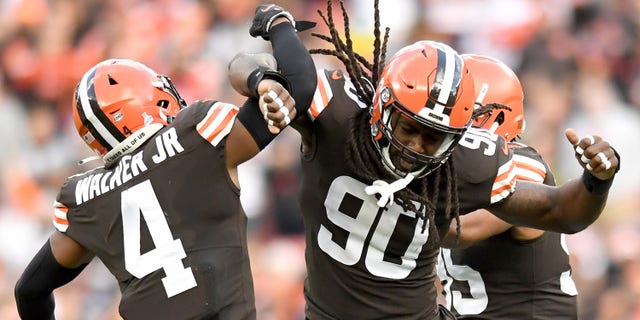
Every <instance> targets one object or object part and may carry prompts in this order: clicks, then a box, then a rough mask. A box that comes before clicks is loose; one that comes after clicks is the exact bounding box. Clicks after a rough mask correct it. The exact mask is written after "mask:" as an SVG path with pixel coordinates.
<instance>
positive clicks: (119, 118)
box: [113, 112, 124, 122]
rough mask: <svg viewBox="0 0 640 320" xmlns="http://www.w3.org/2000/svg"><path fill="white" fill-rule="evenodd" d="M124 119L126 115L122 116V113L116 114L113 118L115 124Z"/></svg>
mask: <svg viewBox="0 0 640 320" xmlns="http://www.w3.org/2000/svg"><path fill="white" fill-rule="evenodd" d="M122 118H124V115H122V113H120V112H118V113H116V115H115V116H113V122H118V121H120V120H122Z"/></svg>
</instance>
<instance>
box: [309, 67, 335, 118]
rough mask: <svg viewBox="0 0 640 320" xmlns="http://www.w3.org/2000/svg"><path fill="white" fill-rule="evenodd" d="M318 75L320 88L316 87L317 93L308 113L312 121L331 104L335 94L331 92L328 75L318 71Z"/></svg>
mask: <svg viewBox="0 0 640 320" xmlns="http://www.w3.org/2000/svg"><path fill="white" fill-rule="evenodd" d="M317 74H318V86H317V87H316V92H315V93H314V94H313V101H312V102H311V107H309V111H308V114H309V117H310V118H311V120H312V121H313V120H315V119H316V118H317V117H318V115H320V113H321V112H322V111H323V110H324V108H325V107H326V106H327V105H328V104H329V101H330V100H331V98H333V92H332V91H331V86H330V85H329V80H328V79H327V75H326V74H325V73H324V71H323V70H318V72H317Z"/></svg>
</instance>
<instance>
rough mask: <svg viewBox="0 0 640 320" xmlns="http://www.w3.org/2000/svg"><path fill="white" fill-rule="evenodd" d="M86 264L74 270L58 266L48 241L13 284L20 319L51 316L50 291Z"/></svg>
mask: <svg viewBox="0 0 640 320" xmlns="http://www.w3.org/2000/svg"><path fill="white" fill-rule="evenodd" d="M85 267H86V264H84V265H81V266H80V267H78V268H75V269H67V268H65V267H63V266H61V265H60V264H59V263H58V262H57V261H56V259H55V257H54V256H53V253H52V251H51V246H50V245H49V241H47V242H46V243H45V244H44V245H43V246H42V248H41V249H40V251H38V253H37V254H36V255H35V256H34V257H33V259H32V260H31V262H30V263H29V265H28V266H27V268H26V269H25V270H24V272H23V274H22V276H21V277H20V278H19V279H18V281H17V283H16V286H15V290H14V294H15V298H16V305H17V307H18V313H19V315H20V318H21V319H23V320H26V319H54V314H53V310H54V308H55V302H54V298H53V290H54V289H56V288H58V287H61V286H63V285H65V284H67V283H68V282H69V281H71V280H73V279H74V278H75V277H76V276H77V275H78V274H80V272H81V271H82V270H83V269H84V268H85Z"/></svg>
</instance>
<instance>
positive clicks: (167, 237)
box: [121, 180, 197, 298]
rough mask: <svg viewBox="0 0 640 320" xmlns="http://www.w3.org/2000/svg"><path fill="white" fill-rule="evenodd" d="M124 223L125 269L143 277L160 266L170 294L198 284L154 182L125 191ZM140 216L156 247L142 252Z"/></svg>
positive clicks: (123, 204)
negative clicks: (155, 190)
mask: <svg viewBox="0 0 640 320" xmlns="http://www.w3.org/2000/svg"><path fill="white" fill-rule="evenodd" d="M121 209H122V227H123V233H124V264H125V269H126V270H127V271H129V272H130V273H131V274H132V275H134V276H135V277H137V278H142V277H144V276H146V275H148V274H150V273H152V272H154V271H156V270H158V269H160V268H162V269H164V272H165V274H166V277H164V278H162V284H163V285H164V289H165V291H166V293H167V297H169V298H170V297H172V296H175V295H177V294H179V293H181V292H184V291H187V290H189V289H191V288H193V287H195V286H197V283H196V279H195V277H194V275H193V272H192V271H191V268H185V267H184V264H183V263H182V259H184V258H185V257H186V256H187V255H186V253H185V251H184V247H183V246H182V241H180V239H173V236H172V235H171V230H170V229H169V224H168V223H167V220H166V219H165V216H164V213H163V211H162V208H161V207H160V203H159V202H158V198H157V197H156V194H155V192H154V191H153V187H152V186H151V182H150V181H149V180H145V181H144V182H141V183H139V184H137V185H135V186H133V187H131V188H129V189H128V190H126V191H123V192H122V199H121ZM140 217H142V218H143V219H144V221H145V222H146V224H147V226H148V228H149V233H150V234H151V238H152V239H153V243H154V245H155V248H154V249H153V250H150V251H148V252H146V253H144V254H140Z"/></svg>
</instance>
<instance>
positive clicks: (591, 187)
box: [582, 170, 613, 195]
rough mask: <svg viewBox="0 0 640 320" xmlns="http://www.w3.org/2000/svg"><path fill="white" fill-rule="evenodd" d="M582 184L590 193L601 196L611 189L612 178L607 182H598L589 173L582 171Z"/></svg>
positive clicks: (598, 180)
mask: <svg viewBox="0 0 640 320" xmlns="http://www.w3.org/2000/svg"><path fill="white" fill-rule="evenodd" d="M582 183H583V184H584V187H585V188H587V191H589V192H590V193H593V194H597V195H602V194H605V193H607V192H608V191H609V189H610V188H611V185H612V184H613V177H611V178H609V179H607V180H600V179H598V178H596V177H594V176H593V175H592V174H591V173H589V171H587V170H584V171H583V172H582Z"/></svg>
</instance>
